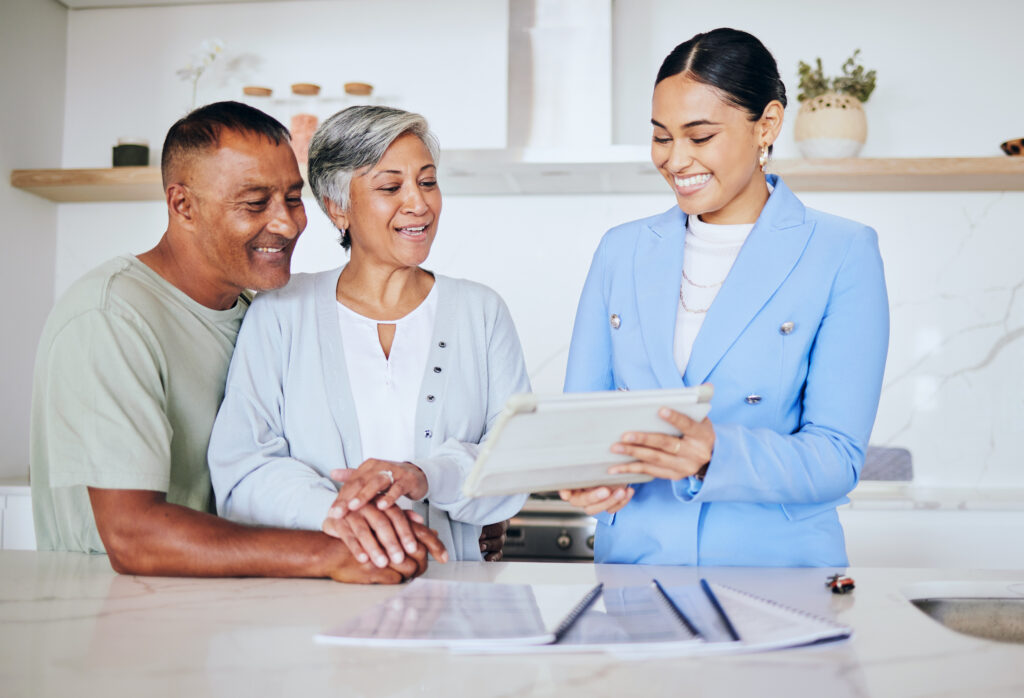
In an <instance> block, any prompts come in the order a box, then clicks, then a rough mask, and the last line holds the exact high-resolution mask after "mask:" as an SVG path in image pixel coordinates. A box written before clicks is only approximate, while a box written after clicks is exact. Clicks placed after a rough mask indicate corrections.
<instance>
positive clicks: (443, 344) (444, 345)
mask: <svg viewBox="0 0 1024 698" xmlns="http://www.w3.org/2000/svg"><path fill="white" fill-rule="evenodd" d="M437 346H439V347H441V348H442V349H444V348H445V347H446V346H448V344H447V343H446V342H438V343H437Z"/></svg>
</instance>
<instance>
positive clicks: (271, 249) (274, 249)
mask: <svg viewBox="0 0 1024 698" xmlns="http://www.w3.org/2000/svg"><path fill="white" fill-rule="evenodd" d="M283 249H284V248H283V247H257V248H256V251H257V252H269V253H275V252H280V251H281V250H283Z"/></svg>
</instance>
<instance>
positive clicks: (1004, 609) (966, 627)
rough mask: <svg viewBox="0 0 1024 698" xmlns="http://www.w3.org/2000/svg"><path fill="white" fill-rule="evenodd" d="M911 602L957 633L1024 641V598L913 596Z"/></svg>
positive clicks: (1004, 640)
mask: <svg viewBox="0 0 1024 698" xmlns="http://www.w3.org/2000/svg"><path fill="white" fill-rule="evenodd" d="M911 603H913V604H914V605H915V606H917V607H918V608H919V609H921V610H922V611H924V612H925V613H927V614H928V615H929V616H931V617H932V618H934V619H935V620H937V621H938V622H940V623H942V624H943V625H945V626H946V627H947V628H949V629H950V630H955V631H956V632H958V633H963V634H964V635H973V636H974V637H983V638H985V639H986V640H995V641H996V642H1016V643H1019V644H1024V599H914V600H913V601H912V602H911Z"/></svg>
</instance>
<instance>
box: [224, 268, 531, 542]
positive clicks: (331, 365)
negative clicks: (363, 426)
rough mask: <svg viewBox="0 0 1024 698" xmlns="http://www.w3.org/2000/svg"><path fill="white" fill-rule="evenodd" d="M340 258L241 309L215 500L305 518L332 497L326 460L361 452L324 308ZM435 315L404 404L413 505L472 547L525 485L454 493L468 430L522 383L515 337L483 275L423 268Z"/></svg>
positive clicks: (465, 460) (292, 520) (318, 517)
mask: <svg viewBox="0 0 1024 698" xmlns="http://www.w3.org/2000/svg"><path fill="white" fill-rule="evenodd" d="M340 273H341V270H340V269H334V270H332V271H326V272H321V273H318V274H296V275H295V276H293V277H292V280H291V282H290V283H289V284H288V285H287V286H286V287H284V288H283V289H280V290H278V291H272V292H269V293H261V294H259V295H258V296H257V297H256V300H255V301H254V302H253V305H252V307H251V308H250V309H249V312H248V313H247V314H246V317H245V321H244V323H243V324H242V329H241V332H240V333H239V335H238V343H237V345H236V347H235V353H234V356H233V357H232V359H231V368H230V370H229V371H228V378H227V387H226V391H225V395H224V402H223V404H222V405H221V408H220V412H219V414H218V415H217V420H216V422H215V424H214V427H213V434H212V436H211V439H210V450H209V462H210V473H211V479H212V481H213V488H214V493H215V495H216V500H217V512H218V513H219V514H220V515H221V516H225V517H227V518H229V519H233V520H235V521H242V522H248V523H258V524H265V525H271V526H282V527H286V528H303V529H313V530H319V529H320V526H321V524H322V523H323V520H324V518H325V517H326V515H327V510H328V509H329V508H330V506H331V504H332V503H333V502H334V498H335V495H336V494H337V487H336V485H335V484H334V482H332V481H331V480H330V479H329V476H330V471H331V470H332V469H333V468H340V467H349V468H357V467H359V465H360V464H361V463H362V462H363V461H364V459H366V458H369V457H373V454H372V453H367V454H364V453H363V452H362V446H361V443H360V437H359V423H358V421H357V418H356V410H355V405H354V403H353V401H352V392H351V390H350V387H349V379H348V372H347V370H346V364H345V355H344V351H343V349H342V342H341V329H340V325H339V322H338V311H337V300H336V295H335V287H336V285H337V281H338V276H339V274H340ZM435 279H436V281H435V283H436V286H437V289H436V290H437V294H438V298H437V315H436V320H435V323H434V334H433V337H432V339H431V347H430V353H429V358H428V360H427V366H426V370H425V372H424V375H423V382H422V384H421V388H420V395H419V398H418V399H419V406H418V407H417V410H416V453H415V458H414V459H413V462H414V463H415V464H416V465H417V466H419V467H420V468H421V469H422V470H423V472H424V473H425V474H426V476H427V482H428V484H429V491H428V494H427V500H428V501H429V506H427V505H425V504H423V503H416V505H415V508H416V509H417V510H418V511H420V513H421V514H423V515H424V517H425V518H426V519H427V524H428V525H429V526H430V527H431V528H434V529H437V531H438V533H439V534H440V537H441V540H442V542H443V543H444V544H445V546H446V547H447V548H448V550H449V553H450V554H452V555H453V557H454V558H456V559H459V560H479V559H480V546H479V535H480V527H481V525H484V524H488V523H493V522H495V521H501V520H503V519H506V518H508V517H510V516H512V515H514V514H515V513H516V512H518V511H519V509H520V508H521V507H522V505H523V502H524V501H525V496H513V497H485V498H478V499H466V498H464V497H463V496H462V491H461V490H462V483H463V482H464V480H465V478H466V476H467V475H468V473H469V470H470V468H471V467H472V464H473V460H474V459H475V457H476V453H477V450H478V444H479V443H480V442H481V441H482V440H483V439H484V437H485V436H486V435H487V432H488V431H489V430H490V428H491V426H492V425H493V424H494V421H495V419H496V417H497V416H498V413H499V412H500V411H501V408H502V407H503V406H504V404H505V400H506V399H507V398H508V396H509V395H511V394H513V393H517V392H528V391H529V390H530V384H529V379H528V378H527V375H526V365H525V362H524V360H523V352H522V348H521V346H520V344H519V337H518V336H517V335H516V331H515V327H514V326H513V324H512V318H511V316H510V315H509V312H508V309H507V308H506V307H505V304H504V302H503V301H502V300H501V298H500V297H499V296H498V294H496V293H495V292H494V291H492V290H491V289H489V288H487V287H486V286H483V285H481V284H477V283H474V282H471V281H465V280H461V279H452V278H448V277H445V276H440V275H435Z"/></svg>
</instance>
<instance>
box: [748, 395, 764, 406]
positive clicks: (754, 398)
mask: <svg viewBox="0 0 1024 698" xmlns="http://www.w3.org/2000/svg"><path fill="white" fill-rule="evenodd" d="M746 399H747V404H748V405H756V404H757V403H759V402H761V396H760V395H747V398H746Z"/></svg>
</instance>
